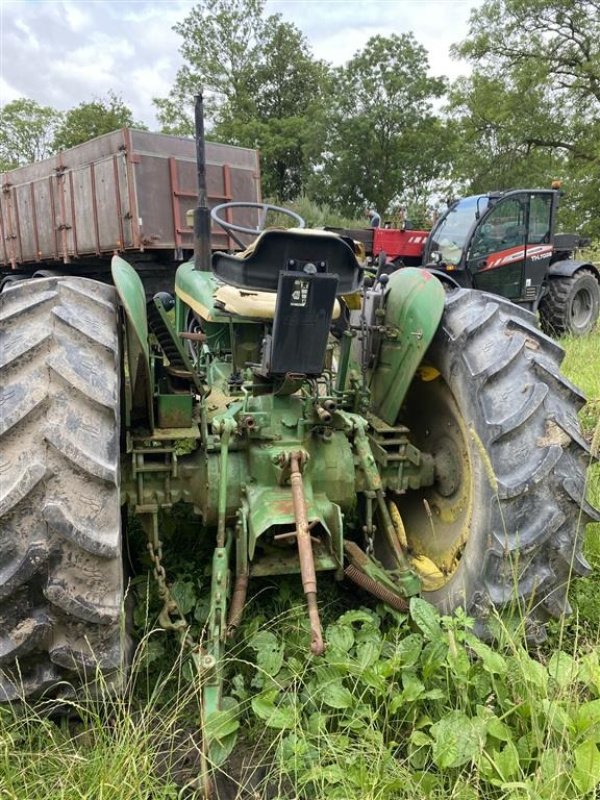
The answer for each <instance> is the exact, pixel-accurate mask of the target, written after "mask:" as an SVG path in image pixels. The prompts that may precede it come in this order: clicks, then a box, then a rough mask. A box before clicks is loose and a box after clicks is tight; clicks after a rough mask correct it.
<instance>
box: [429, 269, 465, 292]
mask: <svg viewBox="0 0 600 800" xmlns="http://www.w3.org/2000/svg"><path fill="white" fill-rule="evenodd" d="M427 271H428V272H431V274H432V275H435V277H436V278H437V279H438V281H441V282H442V283H443V284H445V285H446V286H449V287H450V288H451V289H464V288H465V284H464V283H459V282H458V281H457V280H456V278H454V277H452V275H449V274H448V273H447V272H444V270H441V269H434V268H432V267H427ZM467 288H469V287H467Z"/></svg>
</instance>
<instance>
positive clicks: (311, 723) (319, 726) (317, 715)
mask: <svg viewBox="0 0 600 800" xmlns="http://www.w3.org/2000/svg"><path fill="white" fill-rule="evenodd" d="M328 719H329V714H324V713H323V712H322V711H313V713H312V714H311V715H310V717H309V718H308V730H309V731H310V732H311V733H314V734H318V733H323V732H324V731H325V730H326V729H327V720H328Z"/></svg>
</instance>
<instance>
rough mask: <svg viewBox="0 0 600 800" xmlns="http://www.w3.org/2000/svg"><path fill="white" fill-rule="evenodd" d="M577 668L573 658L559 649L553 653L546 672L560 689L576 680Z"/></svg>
mask: <svg viewBox="0 0 600 800" xmlns="http://www.w3.org/2000/svg"><path fill="white" fill-rule="evenodd" d="M578 670H579V668H578V666H577V662H576V661H575V659H574V658H573V657H572V656H570V655H569V654H568V653H563V652H562V651H561V650H559V651H558V652H556V653H554V654H553V655H552V658H551V659H550V661H549V663H548V673H549V675H550V677H551V678H552V679H553V681H554V682H555V683H556V684H557V685H558V686H559V687H560V688H561V689H566V688H568V687H569V686H571V685H572V684H573V683H574V681H576V680H577V673H578Z"/></svg>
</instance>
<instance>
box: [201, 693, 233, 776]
mask: <svg viewBox="0 0 600 800" xmlns="http://www.w3.org/2000/svg"><path fill="white" fill-rule="evenodd" d="M237 713H238V708H237V705H236V706H235V707H234V708H228V709H222V710H219V711H213V712H212V714H208V715H207V716H206V717H205V718H204V726H203V731H202V733H203V736H204V737H205V738H206V741H207V742H208V744H209V753H210V759H211V761H212V762H213V763H214V764H215V766H220V765H221V764H223V763H224V762H225V761H226V760H227V759H228V758H229V756H230V754H231V752H232V751H233V748H234V747H235V743H236V741H237V731H238V728H239V727H240V723H239V721H238V720H237Z"/></svg>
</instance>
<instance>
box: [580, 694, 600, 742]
mask: <svg viewBox="0 0 600 800" xmlns="http://www.w3.org/2000/svg"><path fill="white" fill-rule="evenodd" d="M575 725H576V727H577V730H578V731H579V732H580V733H583V734H585V736H586V738H588V739H591V738H593V737H592V734H593V733H595V734H596V735H597V734H598V730H597V729H598V728H599V727H600V700H589V701H588V702H587V703H581V705H580V706H578V708H577V711H576V713H575Z"/></svg>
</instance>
